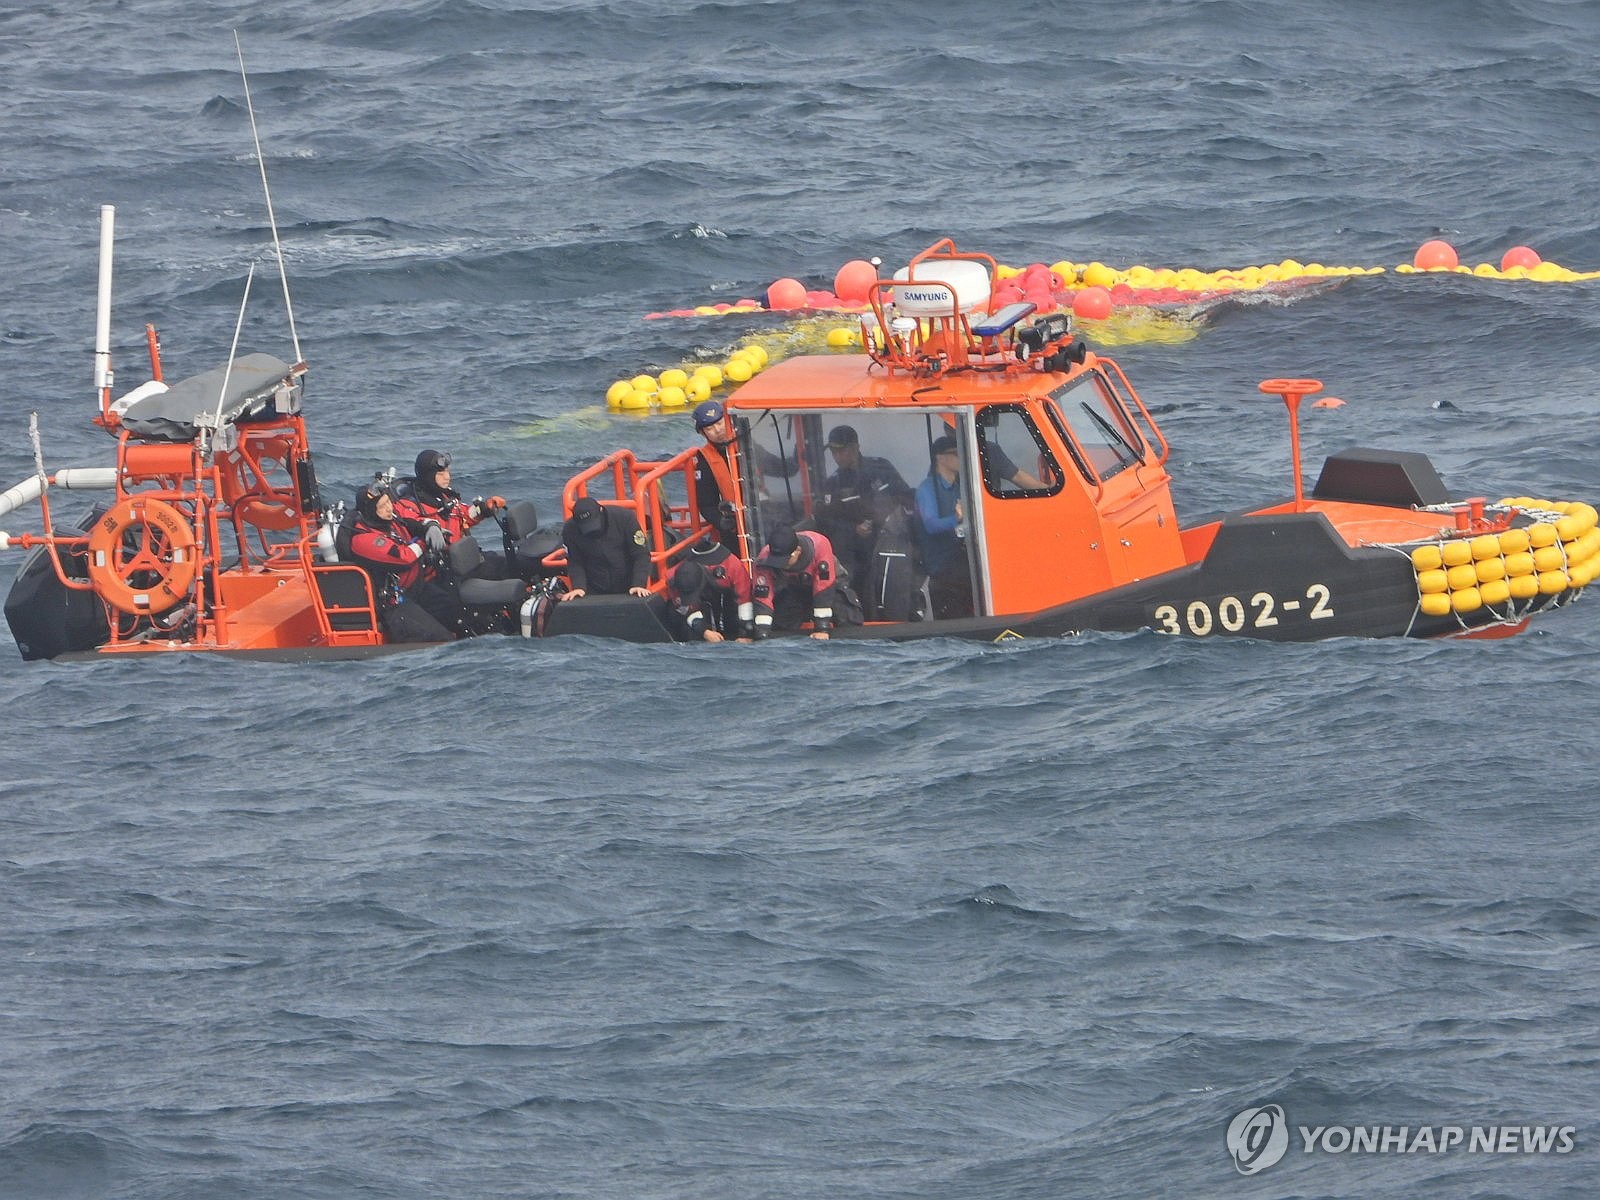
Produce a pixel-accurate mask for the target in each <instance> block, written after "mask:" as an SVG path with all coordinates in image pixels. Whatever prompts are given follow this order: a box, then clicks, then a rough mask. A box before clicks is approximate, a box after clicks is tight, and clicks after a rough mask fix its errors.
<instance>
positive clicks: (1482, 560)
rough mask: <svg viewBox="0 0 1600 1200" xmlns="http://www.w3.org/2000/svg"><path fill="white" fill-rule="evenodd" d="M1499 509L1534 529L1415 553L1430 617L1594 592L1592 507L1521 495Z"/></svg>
mask: <svg viewBox="0 0 1600 1200" xmlns="http://www.w3.org/2000/svg"><path fill="white" fill-rule="evenodd" d="M1500 507H1501V508H1502V509H1517V510H1519V511H1520V512H1522V513H1524V514H1525V515H1527V516H1529V517H1531V518H1533V523H1532V524H1530V525H1526V526H1521V527H1518V528H1515V529H1507V530H1504V531H1503V532H1500V533H1481V534H1478V535H1476V536H1474V537H1461V538H1450V539H1446V540H1441V541H1433V542H1424V543H1422V544H1421V545H1418V546H1414V547H1412V548H1411V550H1410V557H1411V565H1412V567H1413V568H1414V569H1415V570H1416V574H1417V595H1418V597H1419V603H1420V606H1421V610H1422V612H1423V613H1424V614H1425V615H1427V616H1430V617H1442V616H1447V615H1449V614H1450V613H1461V614H1465V613H1470V612H1476V611H1477V610H1478V609H1480V608H1490V609H1496V610H1498V609H1499V608H1500V607H1501V606H1502V605H1505V604H1507V603H1509V602H1510V601H1513V600H1532V599H1533V598H1534V597H1535V596H1557V595H1560V594H1561V593H1562V592H1565V591H1568V590H1575V589H1577V588H1582V587H1587V586H1588V585H1589V584H1590V583H1592V582H1594V580H1595V578H1596V577H1597V576H1600V527H1597V525H1600V512H1597V511H1596V509H1595V507H1594V506H1593V505H1592V504H1584V503H1582V502H1578V501H1566V500H1535V499H1532V498H1530V497H1527V496H1515V497H1510V498H1508V499H1505V500H1502V501H1500ZM1506 615H1508V616H1509V615H1511V614H1510V613H1509V612H1508V613H1507V614H1506Z"/></svg>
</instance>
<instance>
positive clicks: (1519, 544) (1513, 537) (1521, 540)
mask: <svg viewBox="0 0 1600 1200" xmlns="http://www.w3.org/2000/svg"><path fill="white" fill-rule="evenodd" d="M1527 548H1528V531H1527V530H1526V529H1508V530H1506V531H1505V532H1504V533H1502V534H1501V535H1500V552H1501V553H1502V554H1521V553H1522V552H1523V551H1524V550H1526V549H1527Z"/></svg>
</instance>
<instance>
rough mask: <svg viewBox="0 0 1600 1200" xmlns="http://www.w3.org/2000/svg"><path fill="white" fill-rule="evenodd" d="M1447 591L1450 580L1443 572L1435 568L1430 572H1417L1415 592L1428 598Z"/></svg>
mask: <svg viewBox="0 0 1600 1200" xmlns="http://www.w3.org/2000/svg"><path fill="white" fill-rule="evenodd" d="M1449 590H1450V578H1449V576H1448V575H1446V574H1445V573H1444V572H1443V571H1440V570H1438V569H1437V568H1435V569H1434V570H1431V571H1419V572H1417V591H1419V592H1421V593H1422V594H1423V595H1424V596H1430V595H1433V594H1435V593H1437V592H1448V591H1449Z"/></svg>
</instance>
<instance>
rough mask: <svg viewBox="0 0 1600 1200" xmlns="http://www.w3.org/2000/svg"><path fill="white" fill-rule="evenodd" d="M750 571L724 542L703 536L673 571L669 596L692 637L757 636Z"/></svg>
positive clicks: (743, 638) (717, 639)
mask: <svg viewBox="0 0 1600 1200" xmlns="http://www.w3.org/2000/svg"><path fill="white" fill-rule="evenodd" d="M751 588H752V584H751V581H750V572H749V571H747V570H745V566H744V563H743V562H742V561H740V560H739V559H738V558H737V557H736V556H735V555H734V554H733V552H732V551H730V550H729V549H728V548H727V547H726V546H724V545H723V544H722V543H721V542H718V541H716V540H715V539H713V538H711V537H709V536H708V537H705V538H702V539H701V540H700V541H698V542H696V543H695V544H694V545H693V546H692V547H690V550H689V556H688V557H687V558H685V559H684V560H683V561H682V562H681V563H679V564H678V567H677V569H676V570H675V571H673V573H672V580H671V582H670V585H669V587H668V589H667V598H668V599H669V600H670V601H671V602H672V606H673V608H674V609H676V610H677V613H678V615H679V616H680V617H681V618H682V619H683V622H684V624H685V625H686V626H687V627H688V630H689V633H690V635H691V636H693V637H695V638H698V639H700V640H701V641H706V642H721V641H725V640H727V639H728V638H733V639H735V640H737V641H741V642H748V641H750V640H751V639H752V638H753V637H754V636H755V605H754V603H753V602H752V599H751Z"/></svg>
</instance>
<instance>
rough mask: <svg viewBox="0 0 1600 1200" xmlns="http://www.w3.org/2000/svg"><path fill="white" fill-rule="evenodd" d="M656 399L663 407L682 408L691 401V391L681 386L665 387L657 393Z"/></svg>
mask: <svg viewBox="0 0 1600 1200" xmlns="http://www.w3.org/2000/svg"><path fill="white" fill-rule="evenodd" d="M656 401H657V402H658V403H659V404H660V405H661V407H662V408H682V407H683V406H684V405H685V404H687V403H689V393H688V392H686V391H684V390H683V389H682V388H681V387H664V388H662V389H661V390H660V391H659V392H657V393H656Z"/></svg>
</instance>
